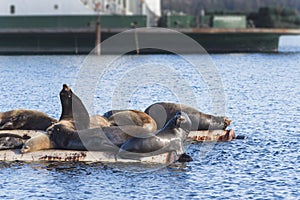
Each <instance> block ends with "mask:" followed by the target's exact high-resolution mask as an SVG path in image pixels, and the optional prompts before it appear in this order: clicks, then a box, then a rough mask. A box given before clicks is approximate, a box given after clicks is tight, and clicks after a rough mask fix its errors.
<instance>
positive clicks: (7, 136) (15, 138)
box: [0, 133, 28, 150]
mask: <svg viewBox="0 0 300 200" xmlns="http://www.w3.org/2000/svg"><path fill="white" fill-rule="evenodd" d="M26 139H28V137H22V136H20V135H16V134H12V133H3V134H1V135H0V150H5V149H19V148H21V147H22V145H23V144H24V141H26Z"/></svg>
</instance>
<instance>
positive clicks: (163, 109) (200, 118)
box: [145, 102, 231, 131]
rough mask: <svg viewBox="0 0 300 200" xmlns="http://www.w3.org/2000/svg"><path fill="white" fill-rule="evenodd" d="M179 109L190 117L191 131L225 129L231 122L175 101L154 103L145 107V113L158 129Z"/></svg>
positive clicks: (225, 118)
mask: <svg viewBox="0 0 300 200" xmlns="http://www.w3.org/2000/svg"><path fill="white" fill-rule="evenodd" d="M180 111H182V112H185V113H186V114H187V115H188V116H189V118H190V119H191V121H192V127H191V131H197V130H225V129H226V127H227V126H229V125H230V123H231V120H229V119H228V118H227V117H223V116H214V115H209V114H205V113H202V112H200V111H199V110H197V109H195V108H193V107H190V106H187V105H183V104H176V103H166V102H160V103H155V104H152V105H150V106H149V107H148V108H146V110H145V113H147V114H148V115H150V116H151V117H152V118H153V119H154V120H155V121H156V124H157V128H158V129H160V128H162V127H163V126H164V125H165V124H166V123H167V122H168V121H169V120H170V119H171V118H172V117H173V116H174V115H175V114H176V113H177V112H180Z"/></svg>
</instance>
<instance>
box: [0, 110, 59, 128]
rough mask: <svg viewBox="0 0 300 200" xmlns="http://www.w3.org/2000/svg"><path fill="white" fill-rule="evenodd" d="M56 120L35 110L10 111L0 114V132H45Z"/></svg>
mask: <svg viewBox="0 0 300 200" xmlns="http://www.w3.org/2000/svg"><path fill="white" fill-rule="evenodd" d="M55 122H57V120H56V119H53V118H51V117H49V116H48V115H47V114H45V113H42V112H40V111H36V110H24V109H19V110H10V111H6V112H2V113H0V130H14V129H23V130H46V129H47V128H48V127H49V126H50V125H51V124H53V123H55Z"/></svg>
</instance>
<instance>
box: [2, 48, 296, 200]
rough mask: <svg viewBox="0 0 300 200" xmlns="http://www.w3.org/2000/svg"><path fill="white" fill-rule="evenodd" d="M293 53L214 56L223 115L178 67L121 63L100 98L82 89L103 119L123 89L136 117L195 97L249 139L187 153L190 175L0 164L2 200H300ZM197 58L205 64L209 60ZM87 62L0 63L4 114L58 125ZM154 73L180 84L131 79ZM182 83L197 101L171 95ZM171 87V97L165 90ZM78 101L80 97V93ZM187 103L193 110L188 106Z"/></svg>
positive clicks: (148, 60) (166, 61)
mask: <svg viewBox="0 0 300 200" xmlns="http://www.w3.org/2000/svg"><path fill="white" fill-rule="evenodd" d="M287 49H289V48H288V47H287V46H285V47H283V50H282V51H283V52H281V53H279V54H218V55H211V58H212V62H213V63H214V64H215V66H216V69H217V70H218V74H219V75H220V78H219V79H216V80H215V81H221V82H219V84H218V85H219V86H220V87H221V89H224V93H222V91H221V92H220V93H221V94H223V95H221V96H222V97H223V99H221V101H223V104H216V105H223V106H224V108H223V109H220V108H217V109H215V107H214V104H213V103H212V102H213V100H211V98H212V97H214V94H212V93H213V91H214V89H215V88H209V87H208V86H207V82H206V80H205V78H203V77H202V79H198V77H197V76H195V74H194V73H193V71H192V69H191V70H189V65H188V64H187V63H186V62H182V58H180V57H177V56H174V55H147V56H140V57H136V56H128V57H126V58H124V59H125V60H126V59H129V60H130V61H131V62H125V61H124V60H122V59H121V60H120V61H116V62H115V63H118V62H119V64H116V65H117V66H118V65H122V66H123V68H116V67H115V66H113V64H112V66H111V67H110V69H111V70H110V71H106V72H105V73H104V76H103V77H101V78H99V77H98V80H97V79H96V80H95V83H97V85H98V87H97V88H96V89H95V90H92V88H91V91H89V90H88V89H86V88H87V87H85V89H86V96H88V95H89V94H93V95H94V96H93V101H94V102H93V105H94V108H93V110H92V111H91V112H97V113H102V112H104V111H106V110H108V109H110V108H111V107H113V106H114V105H115V106H117V105H119V104H118V100H119V98H121V97H123V96H126V94H122V91H123V92H124V90H122V91H121V93H120V94H119V95H114V94H115V93H116V91H117V92H118V87H120V86H118V85H120V83H118V82H119V81H120V80H123V79H124V80H126V81H127V82H126V83H127V84H129V85H128V87H132V88H133V90H131V89H130V90H131V96H129V97H128V98H129V100H128V101H127V104H126V105H127V106H128V107H130V108H136V109H145V108H146V106H147V105H149V104H151V103H153V102H155V101H164V100H166V101H171V100H175V101H179V99H180V95H183V96H189V95H190V93H189V92H190V91H192V93H193V95H195V98H196V99H198V102H197V105H198V108H199V109H200V110H202V111H204V112H208V113H218V112H224V113H225V114H226V115H227V116H228V117H229V118H231V119H232V121H233V122H232V125H231V128H233V129H235V131H236V133H237V134H242V135H246V136H247V139H245V140H234V141H232V142H226V143H208V144H194V145H190V146H189V148H188V150H187V151H188V153H189V154H190V155H191V156H192V157H193V159H194V161H193V162H190V163H187V164H186V165H185V166H180V165H177V166H169V167H160V168H158V167H157V166H141V165H137V166H134V165H122V164H101V163H79V164H78V163H77V164H76V163H75V164H74V163H73V164H72V163H23V162H12V163H5V162H1V163H0V177H1V178H0V199H28V198H29V199H128V198H138V199H150V198H151V199H152V198H154V199H157V198H159V199H179V198H186V199H191V198H195V199H210V198H211V199H212V198H213V199H228V198H230V199H245V198H247V199H251V198H254V199H299V198H300V190H299V188H300V168H299V166H300V139H299V137H300V129H299V127H298V126H299V124H300V114H299V113H300V79H299V77H300V67H299V62H300V53H298V52H299V51H298V52H297V51H296V52H295V47H293V48H292V50H291V52H287V51H286V50H287ZM298 50H299V49H298ZM190 57H191V58H193V59H195V60H197V59H198V61H199V62H202V60H203V57H202V56H196V55H190ZM84 59H85V56H0V80H1V84H0V89H1V90H0V91H1V95H0V110H1V111H6V110H10V109H16V108H27V109H36V110H40V111H43V112H46V113H47V114H49V115H50V116H52V117H55V118H58V117H59V115H60V111H61V110H60V109H61V108H60V102H59V96H58V94H59V91H60V90H61V87H62V84H63V83H68V84H69V85H71V86H72V87H73V86H74V87H75V86H76V83H78V74H79V71H80V69H81V67H82V64H83V63H84ZM120 63H121V64H120ZM153 63H154V65H155V66H156V65H157V63H159V65H160V66H169V67H173V68H174V74H171V75H172V76H171V75H169V76H171V77H172V80H176V81H175V83H176V84H174V81H173V82H172V81H170V80H169V79H168V76H166V77H164V76H163V74H165V73H166V71H164V69H163V68H161V74H162V75H157V76H159V77H160V76H162V79H159V80H163V79H164V80H167V81H166V82H164V84H160V83H159V82H156V84H154V83H153V82H152V83H149V84H146V83H142V84H140V83H141V82H140V81H136V80H143V78H142V79H141V77H150V75H151V74H147V71H144V72H143V73H142V71H139V72H138V73H139V74H140V76H141V77H138V76H139V75H136V74H134V73H128V72H126V71H128V70H129V69H130V70H134V69H135V66H140V65H143V64H149V65H151V64H153ZM132 67H133V68H132ZM173 68H172V69H173ZM122 70H124V71H122ZM153 70H155V69H153ZM150 71H151V70H150ZM171 71H172V70H171ZM148 72H149V71H148ZM180 72H182V74H180ZM176 73H179V74H180V75H181V76H182V77H183V79H186V80H185V82H187V83H188V85H189V86H190V91H187V90H182V89H180V87H179V90H176V87H174V85H183V83H185V82H183V81H182V80H181V79H180V80H177V79H176V77H177V76H176ZM132 74H134V76H133V77H130V75H132ZM89 75H91V76H93V75H95V76H97V74H93V73H92V72H91V73H90V74H89ZM127 75H128V76H127ZM124 77H125V78H124ZM126 77H130V78H126ZM87 78H88V77H87ZM99 80H101V81H103V82H102V83H104V84H102V85H101V83H98V82H97V81H99ZM128 80H129V82H128ZM130 80H131V81H130ZM212 80H213V79H212ZM168 84H170V85H171V86H172V87H174V88H171V89H172V90H171V89H170V88H167V86H168ZM121 85H122V84H121ZM135 85H138V87H137V88H135V87H134V86H135ZM112 88H116V89H112ZM210 89H212V90H210ZM219 89H220V88H219ZM172 91H177V93H178V91H180V94H176V93H175V94H174V93H172ZM114 92H115V93H114ZM119 92H120V91H119ZM126 92H128V91H126ZM78 93H82V91H79V89H78ZM216 93H218V92H216ZM218 94H219V93H218ZM81 95H82V94H81ZM115 97H117V98H118V99H114V98H115ZM82 98H83V99H85V98H86V97H82ZM126 98H127V97H126ZM176 98H178V99H176ZM189 99H190V100H191V102H192V101H193V98H187V99H185V100H186V101H189Z"/></svg>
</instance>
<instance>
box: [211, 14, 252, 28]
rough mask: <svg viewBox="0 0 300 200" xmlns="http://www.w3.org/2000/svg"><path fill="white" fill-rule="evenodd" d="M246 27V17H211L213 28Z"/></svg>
mask: <svg viewBox="0 0 300 200" xmlns="http://www.w3.org/2000/svg"><path fill="white" fill-rule="evenodd" d="M246 26H247V22H246V16H244V15H215V16H213V28H246Z"/></svg>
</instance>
